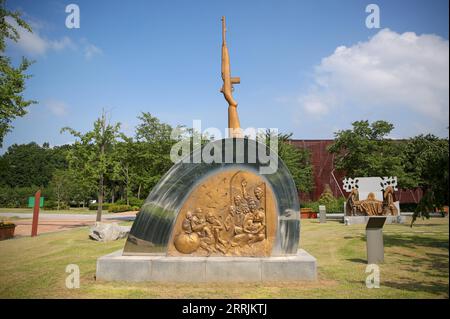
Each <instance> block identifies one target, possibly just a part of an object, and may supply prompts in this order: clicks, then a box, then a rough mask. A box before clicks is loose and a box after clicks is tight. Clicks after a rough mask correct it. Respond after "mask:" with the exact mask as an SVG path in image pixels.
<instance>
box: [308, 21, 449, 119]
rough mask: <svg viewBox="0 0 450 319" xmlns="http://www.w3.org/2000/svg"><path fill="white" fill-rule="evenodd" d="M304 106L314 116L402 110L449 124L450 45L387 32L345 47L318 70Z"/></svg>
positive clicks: (426, 36) (434, 38)
mask: <svg viewBox="0 0 450 319" xmlns="http://www.w3.org/2000/svg"><path fill="white" fill-rule="evenodd" d="M299 103H300V105H301V106H302V107H303V110H304V112H306V113H308V114H310V115H315V116H323V115H327V114H331V115H332V114H336V113H335V112H339V113H341V112H342V111H344V110H348V109H349V108H352V109H351V110H352V111H356V112H357V111H362V112H361V114H364V112H366V113H367V110H371V112H372V111H373V112H375V113H377V112H379V113H380V114H385V113H386V110H390V109H392V108H396V109H398V108H401V109H402V110H404V111H405V112H412V113H415V114H420V115H421V116H424V117H425V118H428V119H430V120H432V121H438V122H439V123H448V114H449V42H448V40H445V39H443V38H441V37H439V36H436V35H430V34H423V35H416V34H415V33H413V32H405V33H403V34H399V33H396V32H393V31H391V30H389V29H384V30H381V31H379V32H378V33H377V34H376V35H375V36H373V37H372V38H371V39H369V40H368V41H366V42H360V43H357V44H355V45H353V46H351V47H345V46H340V47H338V48H336V50H335V51H334V53H333V54H332V55H330V56H328V57H326V58H324V59H322V61H321V63H320V65H318V66H317V67H316V68H315V70H314V84H313V85H312V86H311V88H310V89H309V90H308V91H307V92H306V93H304V94H302V95H301V96H300V97H299ZM356 107H357V109H356ZM447 125H448V124H447Z"/></svg>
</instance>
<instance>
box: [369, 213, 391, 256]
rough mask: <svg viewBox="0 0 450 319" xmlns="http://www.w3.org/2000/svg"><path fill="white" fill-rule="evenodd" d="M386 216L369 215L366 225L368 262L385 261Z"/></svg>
mask: <svg viewBox="0 0 450 319" xmlns="http://www.w3.org/2000/svg"><path fill="white" fill-rule="evenodd" d="M385 221H386V216H377V217H373V216H371V217H369V221H368V222H367V225H366V239H367V240H366V244H367V263H368V264H378V263H382V262H384V243H383V226H384V222H385Z"/></svg>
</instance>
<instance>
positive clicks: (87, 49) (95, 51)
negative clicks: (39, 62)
mask: <svg viewBox="0 0 450 319" xmlns="http://www.w3.org/2000/svg"><path fill="white" fill-rule="evenodd" d="M6 19H7V22H8V23H9V24H10V25H12V26H13V27H14V28H15V29H16V30H17V32H18V33H19V40H18V41H17V43H16V42H12V44H13V45H15V46H16V47H18V48H19V49H20V50H22V51H23V52H25V53H27V54H29V55H31V56H37V55H44V54H45V53H47V52H48V51H62V50H65V49H72V50H80V52H82V54H83V56H84V57H85V59H86V60H90V59H92V58H93V57H94V56H96V55H101V54H103V51H102V50H101V49H100V48H99V47H97V46H95V45H94V44H92V43H90V42H89V41H88V40H87V39H85V38H82V39H81V40H79V41H73V40H72V39H71V38H69V37H67V36H64V37H62V38H61V39H59V40H51V39H48V38H46V37H44V36H42V35H41V34H40V32H39V31H40V29H42V28H43V25H44V23H43V22H35V21H34V20H30V22H29V24H30V25H31V26H33V32H29V31H28V30H26V29H24V28H22V27H20V26H19V25H17V23H16V21H15V20H14V19H12V18H11V17H7V18H6Z"/></svg>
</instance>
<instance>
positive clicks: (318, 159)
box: [291, 139, 422, 203]
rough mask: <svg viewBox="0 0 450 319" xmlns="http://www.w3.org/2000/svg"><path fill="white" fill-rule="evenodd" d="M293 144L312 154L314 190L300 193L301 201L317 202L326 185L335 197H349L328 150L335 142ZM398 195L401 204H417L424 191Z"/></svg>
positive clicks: (311, 141) (308, 141)
mask: <svg viewBox="0 0 450 319" xmlns="http://www.w3.org/2000/svg"><path fill="white" fill-rule="evenodd" d="M291 143H292V144H293V145H294V146H296V147H299V148H305V149H308V150H309V151H310V152H311V161H312V165H313V174H314V190H313V191H312V192H310V193H300V194H299V195H300V200H301V201H309V200H317V199H318V198H319V196H320V194H322V192H323V190H324V188H325V185H326V184H328V185H330V188H331V190H332V191H333V194H334V196H336V197H340V196H344V197H347V196H348V193H347V192H346V191H345V190H344V189H342V180H343V179H344V177H345V176H344V174H342V173H339V172H336V170H335V167H334V154H331V153H329V152H328V150H327V147H328V146H329V145H330V144H332V143H333V140H294V139H293V140H291ZM349 177H356V176H349ZM396 195H397V198H398V200H399V201H400V203H417V202H418V201H419V200H420V199H421V197H422V191H421V190H420V189H415V190H399V191H398V192H397V193H396Z"/></svg>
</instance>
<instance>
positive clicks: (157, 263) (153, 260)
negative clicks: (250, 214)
mask: <svg viewBox="0 0 450 319" xmlns="http://www.w3.org/2000/svg"><path fill="white" fill-rule="evenodd" d="M96 277H97V280H106V281H134V282H139V281H155V282H270V281H302V280H316V278H317V261H316V259H315V258H314V257H313V256H311V255H310V254H308V253H307V252H306V251H304V250H303V249H300V250H298V252H297V254H296V255H293V256H285V257H167V256H165V255H161V254H155V255H146V256H122V251H121V250H119V251H116V252H114V253H112V254H109V255H106V256H103V257H100V258H99V259H98V260H97V274H96Z"/></svg>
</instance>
